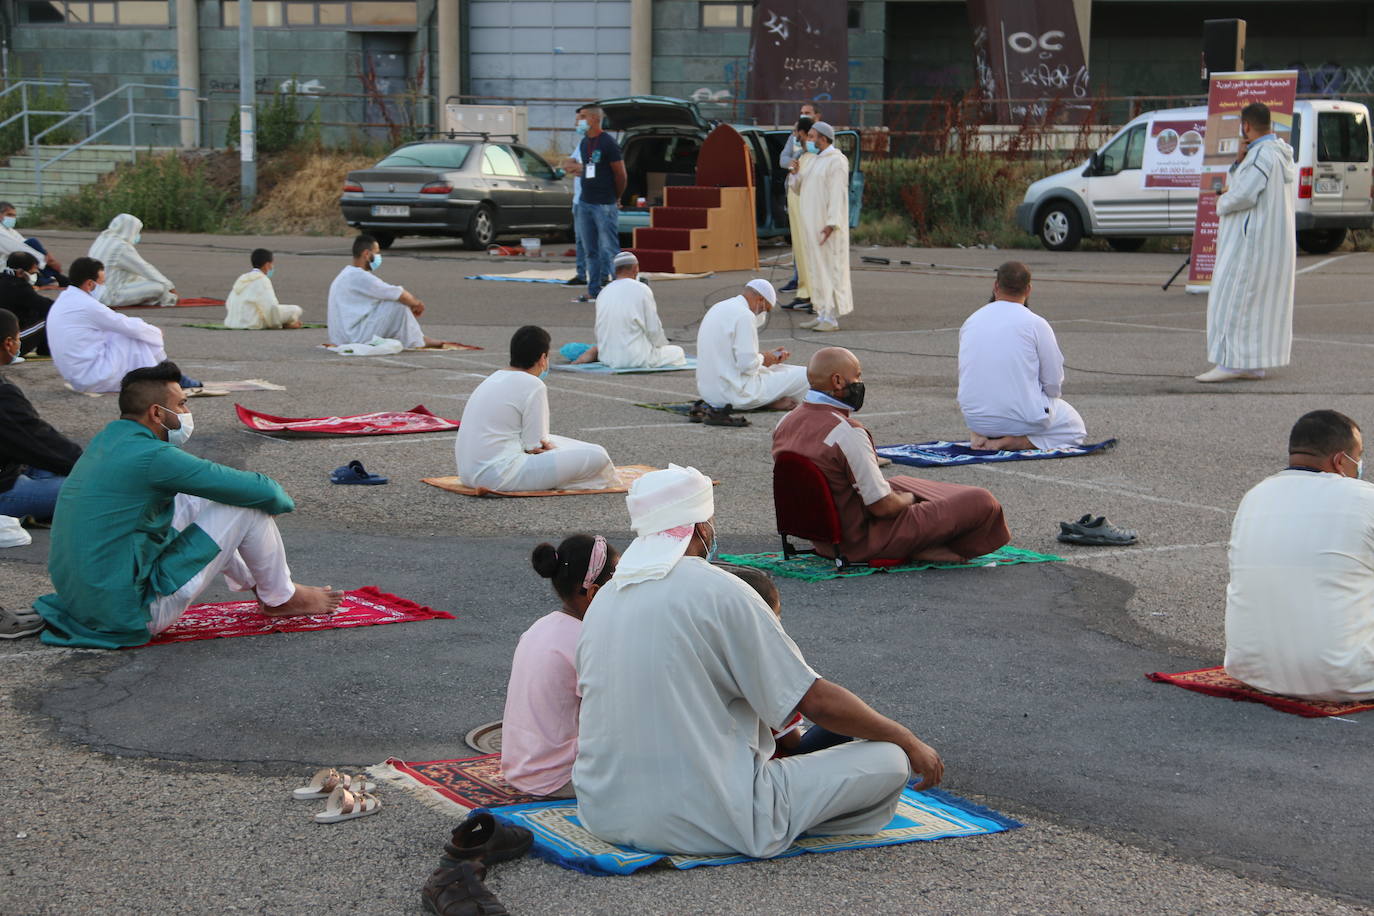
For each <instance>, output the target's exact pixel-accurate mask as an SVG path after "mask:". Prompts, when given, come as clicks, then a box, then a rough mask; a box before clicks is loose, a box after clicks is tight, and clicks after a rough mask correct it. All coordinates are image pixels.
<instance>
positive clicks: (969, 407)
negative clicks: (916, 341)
mask: <svg viewBox="0 0 1374 916" xmlns="http://www.w3.org/2000/svg"><path fill="white" fill-rule="evenodd" d="M1063 385H1064V354H1063V353H1062V352H1060V350H1059V342H1058V341H1057V340H1056V339H1055V337H1054V330H1053V329H1052V328H1051V327H1050V323H1049V322H1048V321H1046V320H1045V319H1044V318H1041V317H1040V316H1039V315H1037V314H1035V313H1034V312H1032V311H1031V310H1030V309H1028V308H1027V307H1026V306H1024V305H1022V304H1021V303H1019V302H1007V301H1005V300H998V301H996V302H989V303H988V304H987V305H985V306H983V307H982V308H980V309H979V310H978V311H976V312H974V313H973V314H972V315H970V316H969V317H968V320H966V321H965V322H964V326H963V327H962V328H960V329H959V409H960V410H962V411H963V413H964V416H965V417H966V418H969V419H984V420H998V419H1003V420H1017V421H1020V422H1023V423H1042V422H1044V421H1045V420H1046V418H1048V417H1049V416H1050V401H1051V400H1053V399H1054V398H1057V397H1059V396H1060V394H1061V393H1062V389H1063Z"/></svg>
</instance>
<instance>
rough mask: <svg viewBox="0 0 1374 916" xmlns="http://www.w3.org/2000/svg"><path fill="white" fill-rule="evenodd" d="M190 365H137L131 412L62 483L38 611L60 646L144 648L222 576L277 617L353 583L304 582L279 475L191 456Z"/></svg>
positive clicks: (129, 395) (123, 402)
mask: <svg viewBox="0 0 1374 916" xmlns="http://www.w3.org/2000/svg"><path fill="white" fill-rule="evenodd" d="M180 379H181V370H180V369H178V368H177V366H176V364H175V363H171V362H166V361H164V362H162V363H159V364H158V365H156V366H151V367H148V368H143V369H135V370H134V371H132V372H130V373H129V374H127V375H126V376H124V380H123V382H122V383H121V385H120V392H119V413H120V418H119V419H118V420H115V421H114V422H113V423H111V424H110V425H109V426H106V427H105V428H104V429H103V430H101V431H100V432H99V433H97V434H96V436H95V438H94V439H92V440H91V444H90V445H89V446H87V448H86V451H85V453H84V454H83V455H82V456H81V459H80V460H79V461H77V463H76V466H75V467H74V468H73V469H72V472H71V475H70V476H69V477H68V478H67V482H66V484H64V485H63V487H62V492H61V495H60V496H59V497H58V500H57V511H56V512H55V513H54V515H53V530H52V546H51V548H50V550H49V554H48V573H49V575H50V576H51V577H52V581H53V585H54V587H55V588H56V589H57V592H56V594H52V595H45V596H44V597H42V598H40V599H38V601H36V602H35V603H34V609H35V610H36V611H38V613H39V614H40V615H41V616H42V617H43V619H44V620H45V621H46V622H47V625H48V626H47V629H46V630H44V631H43V635H42V639H43V641H44V642H46V643H51V644H53V645H59V646H89V647H95V648H102V649H114V648H119V647H121V646H139V645H142V644H144V643H146V642H148V640H149V639H150V638H151V637H152V636H154V635H156V634H157V633H160V632H162V631H163V630H165V629H167V628H168V627H170V626H171V625H172V624H173V623H175V622H176V620H177V618H179V617H180V616H181V615H182V614H184V613H185V612H186V609H187V608H189V607H190V606H191V603H192V602H193V601H195V599H196V597H197V596H199V595H200V593H201V592H202V591H204V590H205V589H206V588H207V587H208V586H209V585H210V583H211V582H212V581H213V580H214V577H215V576H216V575H218V574H223V575H224V577H225V579H226V581H227V582H228V583H229V585H230V587H231V588H234V589H236V590H238V591H252V592H254V593H256V595H257V597H258V603H259V605H260V606H261V608H262V612H263V613H264V614H267V615H269V616H279V617H285V616H296V615H309V614H328V613H333V612H334V611H335V610H336V609H337V608H338V606H339V602H340V601H341V600H342V599H343V593H342V592H339V591H334V590H331V589H330V588H328V587H325V588H318V587H314V586H306V585H296V584H295V583H294V582H292V581H291V570H290V569H289V568H288V567H287V565H286V549H285V547H284V546H283V545H282V540H281V534H280V532H279V531H278V530H277V524H276V522H275V521H274V520H273V519H272V516H274V515H280V514H282V513H284V512H290V511H291V510H292V509H294V508H295V503H293V502H292V501H291V497H289V496H287V495H286V491H285V490H283V489H282V488H281V485H280V484H278V483H277V482H276V481H275V480H273V479H272V478H270V477H267V476H265V475H263V474H257V473H254V472H251V471H239V470H235V469H234V468H230V467H226V466H224V465H222V464H216V463H215V462H213V461H207V460H205V459H203V458H197V457H196V456H194V455H190V454H188V453H186V452H184V451H182V449H181V448H180V446H181V445H182V444H184V443H185V441H186V439H187V438H188V437H189V436H190V434H191V429H192V418H191V412H190V411H189V410H188V409H187V407H186V394H185V392H184V391H183V390H182V387H181V384H180Z"/></svg>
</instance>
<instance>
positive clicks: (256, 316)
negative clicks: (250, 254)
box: [224, 267, 352, 343]
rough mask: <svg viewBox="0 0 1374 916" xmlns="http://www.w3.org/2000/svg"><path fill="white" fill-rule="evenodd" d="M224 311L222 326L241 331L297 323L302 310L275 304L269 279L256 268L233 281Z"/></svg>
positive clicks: (274, 293)
mask: <svg viewBox="0 0 1374 916" xmlns="http://www.w3.org/2000/svg"><path fill="white" fill-rule="evenodd" d="M224 308H225V312H226V314H225V317H224V324H225V326H226V327H230V328H239V329H242V330H261V329H264V328H280V327H283V326H285V325H288V324H290V323H292V322H294V321H300V320H301V311H302V310H301V307H300V306H299V305H283V304H282V303H280V302H278V301H277V291H276V289H275V288H273V286H272V279H271V278H270V277H268V276H267V274H265V273H263V272H262V271H260V270H258V269H257V268H256V267H255V268H253V269H252V270H250V271H248V273H246V274H244V275H243V276H241V277H239V278H238V279H237V280H235V281H234V288H233V289H231V290H230V291H229V298H228V299H226V300H225V301H224ZM351 342H352V341H350V343H351Z"/></svg>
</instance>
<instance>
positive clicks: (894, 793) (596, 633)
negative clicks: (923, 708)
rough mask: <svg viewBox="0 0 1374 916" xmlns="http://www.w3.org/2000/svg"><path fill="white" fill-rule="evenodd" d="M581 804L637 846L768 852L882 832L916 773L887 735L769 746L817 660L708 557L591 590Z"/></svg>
mask: <svg viewBox="0 0 1374 916" xmlns="http://www.w3.org/2000/svg"><path fill="white" fill-rule="evenodd" d="M577 672H578V693H580V694H581V696H582V708H581V711H580V715H579V721H578V745H577V763H576V764H575V765H574V767H573V783H574V784H575V785H576V786H577V803H578V817H579V818H580V819H581V821H582V824H583V826H585V827H586V828H587V829H588V830H589V831H591V832H592V833H593V834H594V835H596V836H597V837H599V838H601V839H602V840H605V841H607V842H610V843H623V844H626V845H629V846H633V847H635V848H636V849H643V850H649V851H655V852H665V853H681V854H689V855H726V854H732V853H741V854H744V855H748V856H757V857H768V856H775V855H777V854H778V853H780V852H783V851H784V850H786V849H787V848H788V846H790V845H791V844H792V841H793V840H794V839H796V838H797V837H798V836H799V835H801V834H802V833H806V832H811V833H819V834H873V833H876V832H878V831H879V830H881V829H883V828H884V827H885V826H887V824H888V823H889V822H890V821H891V819H892V815H893V812H894V811H895V810H896V806H897V801H898V799H899V798H900V797H901V792H902V788H903V786H904V785H905V784H906V781H907V779H908V778H909V776H910V772H909V766H908V763H907V758H906V755H905V754H904V753H903V752H902V751H901V749H900V748H898V747H897V746H896V745H894V744H886V743H880V742H871V741H854V742H850V743H848V744H843V745H840V746H838V747H835V748H831V749H829V750H825V751H820V752H817V753H814V754H803V755H800V756H796V757H785V758H782V759H780V760H771V759H770V758H771V757H772V755H773V750H774V742H773V735H772V732H771V731H770V729H781V728H782V727H783V726H784V725H785V724H786V722H787V721H788V719H790V718H791V717H792V714H793V712H795V711H796V709H797V706H798V705H799V704H800V702H801V700H802V697H803V696H805V694H806V692H807V691H808V690H809V689H810V688H811V685H812V684H814V683H815V681H816V679H817V674H816V672H815V671H813V670H812V669H811V667H810V666H809V665H807V664H806V661H805V659H803V658H802V655H801V652H800V651H799V650H798V649H797V646H796V644H795V643H793V642H792V640H791V638H790V637H788V635H787V634H786V633H785V632H783V629H782V626H781V625H780V624H779V623H778V619H777V617H776V615H774V614H773V612H772V611H771V610H769V608H768V606H767V605H766V604H764V603H763V600H762V599H761V598H759V596H758V594H757V593H756V592H754V590H753V589H751V588H749V586H747V585H745V584H744V583H743V582H741V581H740V580H739V579H737V578H735V577H734V576H732V575H731V574H730V573H728V572H725V571H724V570H722V569H718V568H716V567H714V566H712V565H711V564H709V563H707V562H706V561H705V560H704V559H702V558H700V557H683V558H682V559H681V560H679V561H678V562H677V564H676V565H675V566H673V568H672V569H671V570H670V571H669V572H668V574H667V575H666V576H663V577H662V578H659V579H653V580H650V581H647V582H639V583H636V584H632V585H618V584H617V583H616V581H615V579H612V580H611V582H610V583H609V584H608V585H607V586H605V587H603V588H602V589H601V591H600V592H598V593H597V596H596V600H595V601H593V602H592V605H591V607H590V609H588V611H587V616H586V618H585V620H584V621H583V624H582V635H581V637H580V638H579V640H578V644H577Z"/></svg>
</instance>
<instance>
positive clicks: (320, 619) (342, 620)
mask: <svg viewBox="0 0 1374 916" xmlns="http://www.w3.org/2000/svg"><path fill="white" fill-rule="evenodd" d="M453 619H455V618H454V616H453V615H452V614H450V613H448V612H447V611H436V610H434V609H433V608H430V607H425V606H424V605H422V604H416V603H415V602H414V601H407V600H406V599H405V598H397V597H396V596H395V595H389V594H387V593H386V592H383V591H381V590H379V589H378V588H377V587H376V586H375V585H368V586H365V587H364V588H357V589H353V590H352V591H350V592H346V593H345V594H344V599H343V603H342V604H340V605H339V610H338V611H337V612H335V613H333V614H319V615H316V616H313V617H268V616H266V615H265V614H260V613H258V603H257V602H256V601H226V602H223V603H221V604H196V605H193V606H192V607H191V608H190V609H189V610H187V611H186V613H185V614H183V615H181V618H180V619H179V620H178V621H177V622H176V623H174V624H172V625H171V626H170V627H168V628H167V629H166V630H163V631H162V632H161V633H159V634H158V635H157V636H154V637H153V639H152V640H151V641H150V642H148V643H146V645H149V646H158V645H162V644H163V643H169V642H189V641H191V640H193V639H222V638H228V637H230V636H260V635H262V634H264V633H300V632H304V631H306V630H339V629H346V628H348V627H370V626H376V625H379V624H384V623H411V622H413V621H417V620H453Z"/></svg>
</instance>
